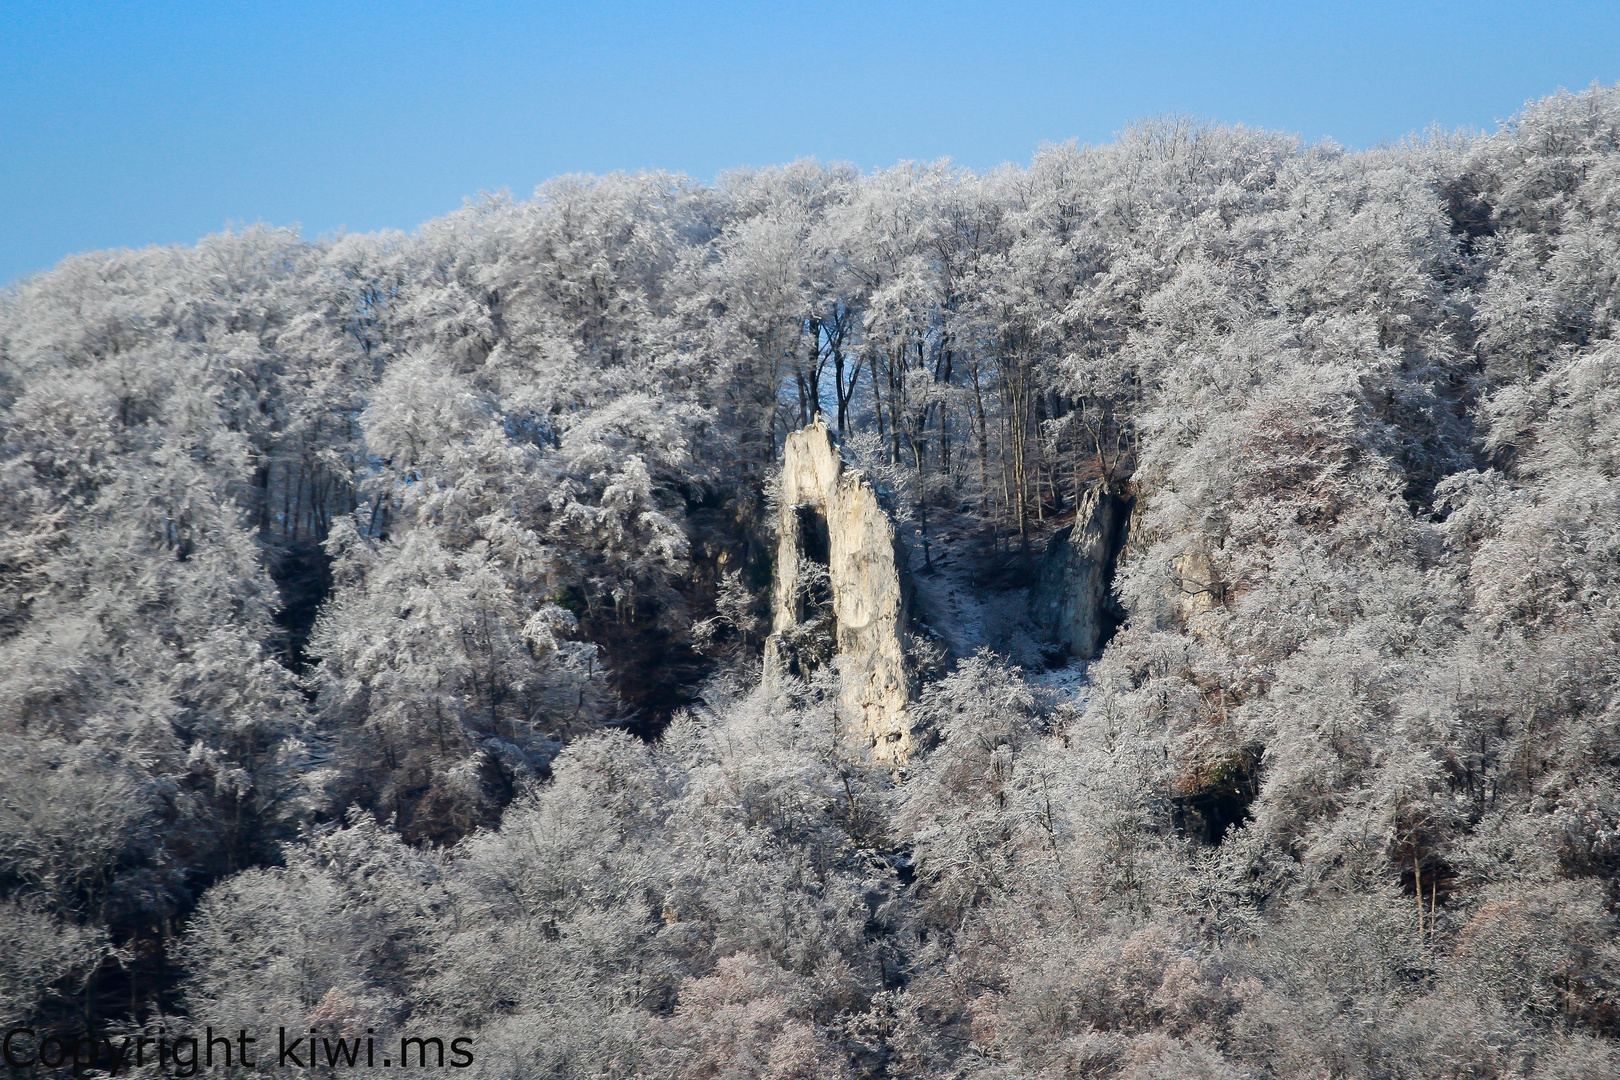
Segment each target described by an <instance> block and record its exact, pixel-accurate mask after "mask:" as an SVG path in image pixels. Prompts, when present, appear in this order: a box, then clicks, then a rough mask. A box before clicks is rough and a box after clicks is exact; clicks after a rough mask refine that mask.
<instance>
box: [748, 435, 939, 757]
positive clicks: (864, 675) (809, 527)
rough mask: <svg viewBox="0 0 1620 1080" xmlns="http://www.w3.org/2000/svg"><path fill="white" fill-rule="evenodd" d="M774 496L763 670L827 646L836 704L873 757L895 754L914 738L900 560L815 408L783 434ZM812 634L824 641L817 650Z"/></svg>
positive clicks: (780, 669)
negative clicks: (837, 677) (775, 535)
mask: <svg viewBox="0 0 1620 1080" xmlns="http://www.w3.org/2000/svg"><path fill="white" fill-rule="evenodd" d="M780 506H781V509H780V520H779V528H780V537H781V538H780V541H779V546H778V548H777V559H776V582H775V586H774V590H773V593H772V597H771V609H772V626H771V630H772V633H771V636H770V639H769V640H767V642H766V646H765V674H766V678H768V679H770V678H781V677H783V676H784V675H788V674H795V673H798V674H802V673H803V672H804V670H805V669H806V668H808V667H811V666H814V665H815V664H817V663H821V662H826V661H827V660H829V659H831V656H830V655H827V653H829V652H830V653H831V654H833V655H836V656H837V658H838V661H839V665H840V668H841V671H842V675H843V706H844V709H845V712H846V713H847V715H848V716H850V717H851V718H852V720H853V721H854V724H855V725H856V726H857V727H858V732H859V734H860V735H861V736H862V737H864V738H865V739H867V740H868V741H869V742H870V745H871V749H872V754H873V756H874V757H876V758H878V759H879V760H883V761H887V762H890V763H893V764H897V765H898V764H902V763H904V761H905V760H906V758H907V757H908V756H909V755H910V753H911V751H912V746H913V740H912V731H911V725H910V721H909V720H908V718H907V712H906V706H907V704H908V702H909V700H910V696H911V687H910V684H909V678H908V676H907V672H906V664H905V653H904V649H903V646H902V635H903V634H904V631H905V625H906V617H907V611H906V608H907V603H906V595H905V589H904V588H903V583H902V579H901V572H900V567H901V566H903V565H904V563H903V560H901V559H900V558H899V557H898V547H897V538H896V534H895V529H894V523H893V522H892V521H891V520H890V518H889V515H888V514H887V513H886V512H885V511H884V509H883V507H882V506H881V505H880V504H879V502H878V495H877V491H876V490H875V489H874V488H873V487H872V484H871V482H870V481H869V480H868V479H867V478H866V477H865V476H864V475H863V474H862V473H861V472H860V470H858V469H853V468H849V467H846V466H845V465H844V463H843V460H842V459H841V458H840V457H839V454H838V449H837V447H836V446H834V445H833V441H832V436H831V435H830V434H829V433H828V431H827V426H826V425H825V424H824V423H822V422H821V420H820V419H819V418H818V419H817V420H816V422H815V423H813V424H811V425H810V426H809V427H806V428H803V429H802V430H800V431H795V432H793V433H792V434H790V435H789V436H788V437H787V442H786V444H785V446H784V447H783V453H782V486H781V504H780ZM818 642H822V643H824V644H825V645H830V646H831V648H830V649H826V648H823V649H821V651H819V652H818V644H817V643H818Z"/></svg>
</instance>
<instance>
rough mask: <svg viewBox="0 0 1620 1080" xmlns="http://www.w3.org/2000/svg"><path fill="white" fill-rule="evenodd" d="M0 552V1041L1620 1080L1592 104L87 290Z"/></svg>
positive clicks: (528, 219) (760, 1072)
mask: <svg viewBox="0 0 1620 1080" xmlns="http://www.w3.org/2000/svg"><path fill="white" fill-rule="evenodd" d="M818 417H820V418H821V420H820V423H821V425H822V426H820V427H818V426H816V425H817V418H818ZM807 428H808V429H810V431H811V432H825V438H826V440H827V446H828V447H830V448H831V450H830V452H831V454H832V455H833V458H832V459H830V460H835V461H836V462H838V463H840V464H838V465H837V466H836V467H835V466H832V465H827V464H825V463H823V464H822V465H819V466H817V467H818V468H820V469H821V470H822V472H821V473H815V474H814V475H812V472H813V470H810V469H809V468H808V466H807V467H806V468H805V469H803V470H799V471H797V472H796V471H794V469H791V468H790V469H788V470H787V473H786V475H784V468H783V462H784V452H785V447H787V446H788V445H789V443H790V442H791V441H792V440H793V439H794V438H797V439H799V440H800V442H801V443H802V442H803V440H804V439H806V438H807V437H808V436H805V435H798V436H795V434H794V433H797V432H801V431H803V430H804V429H807ZM818 437H820V436H818ZM818 445H819V444H818ZM834 468H838V469H843V470H845V471H844V472H841V473H838V474H837V475H839V476H842V477H843V478H844V479H843V480H842V481H840V483H842V484H843V485H844V486H843V487H842V488H839V489H838V491H834V486H833V482H832V480H830V479H828V476H830V475H831V473H830V472H829V470H832V469H834ZM784 492H786V494H784ZM0 493H3V494H0V745H3V746H4V749H5V753H4V755H3V757H0V940H3V941H4V942H5V947H4V948H0V1021H4V1024H5V1026H6V1027H7V1028H8V1029H9V1028H11V1027H14V1026H19V1025H31V1026H33V1027H35V1028H41V1029H46V1028H48V1029H51V1030H60V1031H63V1032H68V1031H81V1030H85V1029H87V1028H89V1029H93V1030H95V1031H97V1032H100V1031H102V1030H107V1031H126V1030H131V1029H133V1027H135V1026H136V1025H139V1024H144V1023H157V1022H162V1023H164V1024H165V1025H166V1026H167V1029H168V1030H169V1031H170V1032H171V1033H173V1032H183V1033H184V1032H194V1033H197V1034H200V1033H201V1032H202V1030H203V1029H205V1028H206V1027H209V1026H211V1027H213V1028H215V1029H218V1030H230V1031H235V1030H237V1029H238V1028H241V1027H250V1028H251V1027H253V1026H254V1025H259V1026H261V1027H262V1026H263V1025H265V1024H266V1023H267V1022H269V1021H267V1020H266V1018H271V1020H273V1021H274V1022H273V1023H270V1027H272V1028H273V1027H274V1026H276V1025H278V1024H285V1025H286V1026H288V1027H289V1028H293V1027H299V1028H303V1027H307V1026H312V1025H315V1026H321V1027H320V1030H322V1031H323V1032H324V1031H327V1030H330V1031H332V1032H333V1033H335V1034H337V1035H339V1036H342V1035H344V1034H347V1036H349V1037H357V1033H359V1032H360V1031H362V1030H364V1029H367V1028H368V1027H369V1028H374V1029H375V1030H376V1031H379V1032H384V1031H386V1032H392V1033H397V1032H399V1031H402V1030H404V1031H410V1032H420V1033H431V1032H438V1033H441V1034H443V1035H444V1037H445V1039H446V1041H448V1040H449V1039H450V1038H451V1037H452V1035H467V1036H468V1037H470V1038H471V1039H472V1043H471V1045H472V1047H473V1054H474V1061H473V1062H472V1064H471V1065H470V1066H469V1067H468V1068H467V1069H466V1073H467V1075H476V1076H489V1077H514V1078H516V1077H535V1076H559V1077H562V1076H567V1077H584V1076H591V1077H609V1076H611V1077H629V1076H642V1075H654V1076H671V1077H692V1078H698V1077H703V1078H710V1077H713V1078H719V1077H727V1078H730V1077H779V1078H788V1077H817V1078H820V1077H840V1076H847V1077H896V1078H898V1077H947V1076H950V1077H973V1078H979V1080H991V1078H1003V1077H1005V1078H1012V1077H1042V1078H1047V1077H1052V1078H1056V1077H1098V1078H1102V1077H1110V1078H1112V1077H1119V1078H1130V1080H1150V1078H1159V1080H1192V1078H1210V1080H1217V1078H1219V1080H1227V1078H1240V1077H1267V1076H1275V1077H1290V1078H1294V1077H1297V1078H1302V1080H1303V1078H1308V1077H1309V1078H1315V1077H1346V1078H1348V1077H1364V1078H1369V1080H1371V1078H1397V1077H1399V1078H1408V1077H1410V1078H1418V1077H1422V1078H1436V1080H1438V1078H1452V1077H1524V1078H1536V1080H1600V1078H1608V1077H1613V1076H1615V1075H1620V1041H1617V1040H1620V1013H1617V1011H1616V1010H1617V1008H1620V937H1617V927H1620V924H1617V922H1616V919H1617V916H1620V878H1617V871H1620V89H1616V88H1613V87H1601V86H1597V87H1594V88H1592V89H1591V90H1588V91H1586V92H1584V93H1581V94H1578V95H1571V94H1567V93H1560V94H1558V95H1556V96H1553V97H1549V98H1547V99H1545V100H1543V101H1540V102H1538V103H1534V104H1532V105H1530V106H1528V107H1527V108H1526V110H1525V111H1524V112H1523V113H1522V114H1521V115H1519V116H1518V117H1516V118H1515V119H1514V120H1512V121H1511V122H1509V123H1507V124H1505V125H1504V126H1503V127H1502V128H1501V129H1500V130H1498V131H1495V132H1492V133H1489V134H1481V135H1477V136H1474V135H1468V136H1464V135H1448V134H1439V133H1436V134H1432V135H1430V136H1427V137H1425V138H1423V139H1414V140H1411V141H1409V142H1407V143H1403V144H1401V145H1398V146H1390V147H1382V148H1377V149H1372V150H1366V151H1361V152H1354V153H1351V152H1346V151H1344V150H1342V149H1340V148H1338V147H1335V146H1333V145H1331V144H1318V145H1306V144H1304V143H1302V142H1300V141H1299V140H1297V139H1295V138H1292V137H1289V136H1284V135H1280V134H1275V133H1271V132H1265V131H1256V130H1251V129H1246V128H1241V127H1222V126H1214V125H1197V124H1193V123H1190V122H1187V121H1183V120H1178V119H1167V120H1160V121H1154V122H1150V123H1144V124H1141V125H1139V126H1136V127H1133V128H1130V129H1128V130H1126V131H1124V132H1122V133H1121V134H1120V135H1119V137H1118V138H1117V140H1116V141H1115V142H1113V143H1110V144H1108V145H1104V146H1086V147H1079V146H1075V145H1072V144H1071V145H1063V146H1047V147H1044V148H1042V149H1041V150H1040V152H1039V153H1038V154H1037V155H1036V156H1035V158H1034V160H1033V161H1032V163H1031V164H1030V165H1029V166H1028V167H1027V168H1014V167H1010V166H1009V167H1004V168H1002V169H1000V170H996V171H993V172H989V173H974V172H970V171H964V170H958V169H955V168H953V167H951V166H950V165H949V164H948V163H938V164H931V165H924V164H916V163H907V164H903V165H900V166H898V167H896V168H894V169H890V170H886V171H881V172H876V173H871V174H862V173H860V172H858V171H857V170H855V169H853V168H851V167H847V166H842V165H836V164H834V165H823V164H820V163H817V162H814V161H800V162H795V163H794V164H792V165H787V166H783V167H781V168H775V169H765V170H758V171H748V172H739V173H734V174H729V175H726V176H724V177H722V178H721V179H720V180H719V181H717V182H716V183H714V184H713V185H704V184H699V183H696V182H694V181H691V180H689V179H687V178H685V177H682V176H674V175H666V174H638V175H634V176H627V175H612V176H605V177H567V178H562V179H558V180H555V181H552V182H550V183H548V184H546V185H544V186H543V187H541V188H540V189H539V191H538V192H536V194H535V195H534V197H533V198H531V199H528V200H522V201H514V200H512V199H509V198H506V197H488V198H485V199H483V200H482V201H478V202H472V203H469V204H468V205H467V206H466V207H465V208H464V209H462V210H460V211H458V212H456V213H453V214H450V215H447V216H445V217H443V218H439V219H436V220H434V221H430V222H428V223H427V224H425V225H423V226H422V227H421V228H420V229H419V230H417V231H416V232H414V233H411V234H408V235H407V234H402V233H389V234H370V235H343V236H336V237H326V238H321V239H316V240H309V239H305V238H302V237H300V236H299V235H298V234H297V233H296V232H294V231H290V230H281V229H274V228H268V227H254V228H249V229H244V230H242V231H239V232H226V233H222V234H219V235H215V236H211V237H208V238H206V239H204V240H202V241H200V242H199V243H198V244H197V245H196V246H194V247H184V248H149V249H146V250H144V251H116V252H97V253H92V254H87V255H80V256H75V257H73V258H70V259H67V260H64V261H63V262H62V263H61V264H60V265H58V266H57V267H56V268H55V269H54V270H52V271H50V272H48V273H46V274H42V275H39V276H37V277H34V278H31V279H28V280H26V281H23V282H21V283H19V284H18V285H16V286H14V287H13V288H11V289H10V290H8V291H7V292H5V293H4V294H0ZM840 515H843V516H842V517H840ZM885 530H887V531H885ZM891 533H892V536H891ZM784 537H787V538H788V542H789V546H784V539H783V538H784ZM885 545H892V546H885ZM785 555H786V556H790V558H785V557H784V556H785ZM891 555H892V558H891ZM841 559H845V560H846V561H847V560H855V561H850V562H848V564H847V565H848V566H851V567H856V569H855V570H850V569H847V568H845V569H841V567H845V563H841V562H840V560H841ZM857 563H858V566H857ZM874 568H875V569H874ZM857 570H858V573H857ZM880 572H881V573H882V574H884V575H888V574H891V573H892V574H893V578H892V586H891V583H890V580H891V579H890V578H889V577H887V576H885V577H882V578H881V581H880V580H879V578H878V577H877V576H876V575H878V574H879V573H880ZM863 575H864V576H863ZM852 582H853V583H854V584H852ZM873 582H877V584H873ZM862 589H864V590H866V591H865V592H860V590H862ZM851 590H855V591H853V592H852V591H851ZM857 594H858V598H864V599H862V600H861V602H860V603H856V600H852V599H850V597H853V596H857ZM868 601H870V602H868ZM862 604H864V605H865V606H864V607H863V606H861V605H862ZM855 611H861V612H865V614H861V615H860V616H859V617H858V618H857V616H855V615H853V614H851V612H855ZM872 612H876V614H875V615H873V614H871V613H872ZM869 619H887V620H889V622H888V623H885V624H884V627H885V628H883V629H882V633H881V634H879V632H878V631H877V630H873V631H871V632H870V633H868V636H866V637H861V636H860V633H867V631H866V630H864V629H863V628H865V627H867V626H868V625H869ZM857 631H859V632H860V633H857ZM861 657H864V659H861ZM873 657H877V658H878V659H876V660H874V659H872V658H873ZM897 658H898V659H897ZM861 664H864V665H865V666H864V667H860V666H859V665H861ZM883 665H887V666H883ZM874 671H878V672H879V674H877V675H874V674H873V672H874ZM857 674H859V675H860V677H861V678H863V679H867V680H868V681H869V682H871V683H872V685H873V686H877V685H878V682H881V683H882V685H881V687H880V688H879V689H880V690H881V693H879V692H878V691H872V692H870V693H868V692H866V691H864V690H860V689H859V688H858V687H856V686H855V684H854V683H853V682H851V681H850V680H853V679H854V678H855V677H856V675H857ZM841 678H842V679H843V680H845V681H844V682H842V683H841V682H840V679H841ZM872 680H877V681H872ZM862 685H865V684H862ZM862 694H865V695H866V696H864V697H863V696H862ZM874 703H876V704H874ZM902 705H903V710H902V709H901V706H902ZM861 708H865V709H867V714H866V716H865V718H864V720H863V719H862V718H861V717H858V716H853V715H851V713H852V710H854V711H859V709H861ZM874 709H876V710H877V711H876V712H873V710H874ZM874 716H876V717H877V719H875V720H874V719H873V717H874ZM863 723H864V724H865V727H863V726H862V724H863ZM891 735H892V739H891V738H890V736H891ZM885 747H886V749H885ZM266 1030H268V1029H266ZM271 1039H272V1041H273V1039H274V1036H273V1035H272V1036H271Z"/></svg>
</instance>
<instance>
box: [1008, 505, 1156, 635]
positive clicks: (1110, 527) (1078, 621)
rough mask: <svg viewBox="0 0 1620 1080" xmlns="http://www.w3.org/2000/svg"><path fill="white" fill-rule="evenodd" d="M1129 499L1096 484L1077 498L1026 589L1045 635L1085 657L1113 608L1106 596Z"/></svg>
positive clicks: (1113, 616)
mask: <svg viewBox="0 0 1620 1080" xmlns="http://www.w3.org/2000/svg"><path fill="white" fill-rule="evenodd" d="M1130 512H1131V504H1130V503H1129V502H1127V501H1126V500H1125V499H1123V498H1121V497H1120V496H1119V495H1118V494H1117V493H1116V492H1115V491H1114V490H1113V489H1112V488H1109V487H1106V486H1104V485H1102V484H1097V485H1094V486H1093V487H1091V488H1089V489H1088V490H1087V491H1086V493H1085V494H1084V495H1083V496H1081V498H1080V506H1079V508H1078V509H1077V511H1076V513H1075V517H1074V523H1073V524H1071V525H1068V526H1065V527H1064V528H1062V529H1059V530H1058V531H1057V532H1055V533H1053V534H1052V537H1051V539H1050V540H1048V541H1047V545H1046V556H1045V558H1043V559H1042V560H1041V566H1040V569H1039V571H1038V573H1037V576H1036V580H1035V585H1034V586H1033V587H1032V588H1031V589H1030V592H1029V614H1030V618H1031V620H1033V621H1034V623H1035V625H1036V626H1037V627H1039V628H1040V629H1041V631H1042V632H1044V633H1045V634H1046V635H1047V636H1048V637H1049V638H1050V639H1051V640H1053V641H1058V642H1062V643H1063V644H1065V645H1067V646H1068V649H1069V652H1070V654H1072V655H1074V656H1077V657H1079V658H1081V659H1082V660H1090V659H1092V658H1093V657H1095V656H1096V655H1097V654H1098V652H1100V651H1101V649H1102V646H1103V644H1104V643H1105V641H1106V640H1107V636H1108V633H1109V632H1110V631H1111V630H1112V629H1113V627H1114V626H1116V625H1118V622H1119V613H1118V612H1117V611H1116V605H1115V604H1114V601H1113V598H1112V597H1111V596H1110V590H1109V585H1110V583H1111V582H1112V580H1113V570H1114V561H1115V559H1116V558H1117V557H1118V555H1119V551H1120V547H1121V544H1122V542H1123V539H1124V531H1125V528H1126V524H1127V521H1128V519H1129V517H1130Z"/></svg>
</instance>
